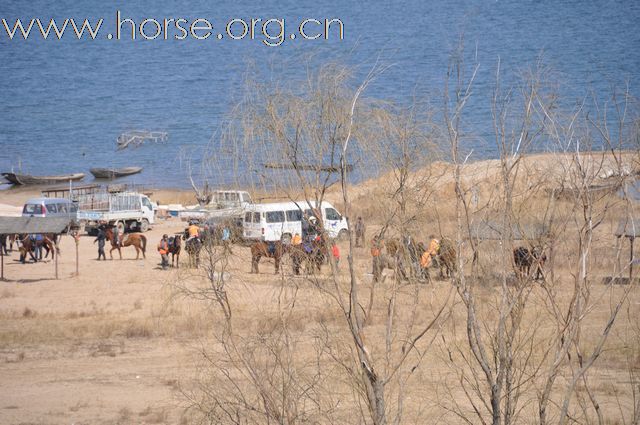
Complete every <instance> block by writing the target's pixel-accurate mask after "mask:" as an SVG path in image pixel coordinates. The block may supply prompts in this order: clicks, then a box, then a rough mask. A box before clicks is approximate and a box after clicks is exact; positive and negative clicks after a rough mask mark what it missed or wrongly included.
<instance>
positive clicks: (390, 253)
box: [372, 237, 457, 281]
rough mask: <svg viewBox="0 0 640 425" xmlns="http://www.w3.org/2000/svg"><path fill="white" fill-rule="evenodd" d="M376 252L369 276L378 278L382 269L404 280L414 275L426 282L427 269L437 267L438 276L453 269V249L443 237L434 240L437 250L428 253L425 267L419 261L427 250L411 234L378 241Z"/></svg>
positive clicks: (454, 262)
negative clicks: (429, 255)
mask: <svg viewBox="0 0 640 425" xmlns="http://www.w3.org/2000/svg"><path fill="white" fill-rule="evenodd" d="M378 245H379V246H378V247H377V248H376V249H378V250H379V252H377V255H375V256H373V267H372V269H373V270H372V274H373V279H374V280H375V281H378V280H379V279H380V278H381V276H382V272H383V271H384V269H391V270H393V271H394V272H395V273H397V274H398V276H399V277H400V278H402V279H404V280H407V279H409V278H416V279H418V280H421V281H424V280H426V281H430V280H431V276H430V270H432V269H438V270H439V271H440V277H441V278H443V279H444V278H447V277H450V276H451V275H452V273H453V272H454V271H455V270H456V259H457V252H456V249H455V245H454V244H453V242H452V241H450V240H449V239H446V238H443V239H442V240H440V241H439V243H438V249H437V250H436V252H433V253H432V258H431V261H430V263H429V265H428V266H426V267H425V266H423V264H422V262H421V260H422V258H423V255H424V254H425V252H426V251H427V248H426V247H425V246H424V244H423V243H422V242H419V243H416V242H415V240H414V239H413V238H411V237H405V238H402V240H398V239H394V238H392V239H388V240H385V241H384V242H383V241H382V240H380V241H379V243H378Z"/></svg>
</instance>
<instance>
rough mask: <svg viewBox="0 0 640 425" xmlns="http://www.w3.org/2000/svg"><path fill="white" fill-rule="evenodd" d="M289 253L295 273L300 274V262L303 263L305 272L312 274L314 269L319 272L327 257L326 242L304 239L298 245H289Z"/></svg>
mask: <svg viewBox="0 0 640 425" xmlns="http://www.w3.org/2000/svg"><path fill="white" fill-rule="evenodd" d="M289 253H290V255H291V262H292V266H293V274H295V275H299V274H300V266H302V263H305V270H306V273H307V274H313V273H314V272H315V271H317V272H318V273H320V272H321V271H322V264H323V263H324V262H325V259H328V258H329V255H328V251H327V247H326V244H325V243H323V242H321V241H313V242H309V241H305V242H302V243H301V244H300V245H291V246H290V247H289Z"/></svg>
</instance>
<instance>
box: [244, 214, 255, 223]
mask: <svg viewBox="0 0 640 425" xmlns="http://www.w3.org/2000/svg"><path fill="white" fill-rule="evenodd" d="M252 216H253V215H252V214H251V213H250V212H248V213H246V214H245V215H244V221H245V223H251V217H252Z"/></svg>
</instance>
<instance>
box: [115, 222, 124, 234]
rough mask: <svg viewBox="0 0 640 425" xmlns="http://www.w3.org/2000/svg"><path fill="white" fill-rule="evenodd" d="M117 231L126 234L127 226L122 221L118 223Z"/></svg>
mask: <svg viewBox="0 0 640 425" xmlns="http://www.w3.org/2000/svg"><path fill="white" fill-rule="evenodd" d="M116 229H118V233H124V231H125V230H126V226H125V224H124V222H122V221H116Z"/></svg>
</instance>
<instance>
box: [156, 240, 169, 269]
mask: <svg viewBox="0 0 640 425" xmlns="http://www.w3.org/2000/svg"><path fill="white" fill-rule="evenodd" d="M158 253H159V254H160V258H162V270H166V269H167V266H168V265H169V237H168V236H167V235H166V234H165V235H162V239H160V242H159V243H158Z"/></svg>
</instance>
